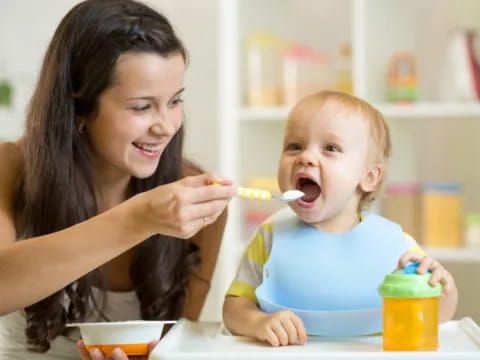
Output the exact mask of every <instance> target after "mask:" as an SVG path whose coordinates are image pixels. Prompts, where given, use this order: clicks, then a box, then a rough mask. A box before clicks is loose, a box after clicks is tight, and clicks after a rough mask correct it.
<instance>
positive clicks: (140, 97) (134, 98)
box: [127, 88, 185, 100]
mask: <svg viewBox="0 0 480 360" xmlns="http://www.w3.org/2000/svg"><path fill="white" fill-rule="evenodd" d="M184 91H185V88H181V89H180V90H178V91H177V92H176V93H175V94H174V95H173V96H172V97H171V98H174V97H175V96H178V95H180V94H181V93H182V92H184ZM155 99H156V97H155V96H133V97H129V98H127V100H155Z"/></svg>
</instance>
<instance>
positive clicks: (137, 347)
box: [85, 343, 148, 356]
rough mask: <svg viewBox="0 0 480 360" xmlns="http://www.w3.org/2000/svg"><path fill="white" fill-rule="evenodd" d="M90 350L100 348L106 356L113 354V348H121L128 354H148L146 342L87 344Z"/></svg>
mask: <svg viewBox="0 0 480 360" xmlns="http://www.w3.org/2000/svg"><path fill="white" fill-rule="evenodd" d="M85 347H86V348H87V350H88V351H90V350H91V349H93V348H98V349H100V351H101V352H102V353H103V355H105V356H111V355H112V351H113V349H116V348H120V349H122V350H123V352H124V353H125V354H127V355H148V343H146V344H115V345H85Z"/></svg>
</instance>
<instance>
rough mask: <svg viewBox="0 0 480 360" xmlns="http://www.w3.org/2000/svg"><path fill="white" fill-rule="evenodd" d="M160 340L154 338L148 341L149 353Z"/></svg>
mask: <svg viewBox="0 0 480 360" xmlns="http://www.w3.org/2000/svg"><path fill="white" fill-rule="evenodd" d="M157 344H158V340H153V341H150V342H149V343H148V353H149V354H150V353H151V352H152V350H153V349H154V348H155V346H157Z"/></svg>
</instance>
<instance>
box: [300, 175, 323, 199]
mask: <svg viewBox="0 0 480 360" xmlns="http://www.w3.org/2000/svg"><path fill="white" fill-rule="evenodd" d="M296 188H297V190H300V191H303V193H304V194H305V196H303V197H302V198H301V200H303V201H305V202H309V203H310V202H314V201H315V200H317V198H318V197H319V196H320V194H321V192H322V188H321V187H320V185H318V184H317V183H316V182H315V181H314V180H312V179H310V178H307V177H301V178H298V179H297V184H296Z"/></svg>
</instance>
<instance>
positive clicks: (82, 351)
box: [77, 340, 91, 360]
mask: <svg viewBox="0 0 480 360" xmlns="http://www.w3.org/2000/svg"><path fill="white" fill-rule="evenodd" d="M77 349H78V352H79V354H80V357H81V359H82V360H91V359H90V354H89V352H88V350H87V349H86V348H85V344H84V343H83V340H78V341H77Z"/></svg>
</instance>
